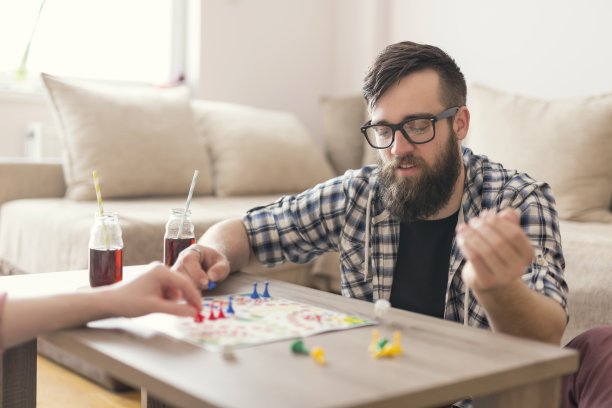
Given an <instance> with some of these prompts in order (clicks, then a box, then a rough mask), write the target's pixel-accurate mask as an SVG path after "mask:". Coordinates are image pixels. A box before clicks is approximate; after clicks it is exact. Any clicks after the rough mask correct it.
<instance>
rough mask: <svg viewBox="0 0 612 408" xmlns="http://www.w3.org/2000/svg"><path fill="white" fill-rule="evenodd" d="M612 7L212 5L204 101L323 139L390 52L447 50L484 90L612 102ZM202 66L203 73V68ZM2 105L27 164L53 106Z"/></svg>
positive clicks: (368, 1) (9, 149)
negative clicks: (30, 126)
mask: <svg viewBox="0 0 612 408" xmlns="http://www.w3.org/2000/svg"><path fill="white" fill-rule="evenodd" d="M610 16H612V2H611V3H608V2H607V1H606V0H590V1H585V2H581V3H578V2H577V1H575V0H574V1H570V0H557V1H553V0H538V1H527V0H515V1H507V2H500V1H490V0H470V1H468V2H465V1H464V2H461V1H456V0H428V1H424V0H420V1H417V0H203V1H202V3H201V20H202V27H201V33H200V35H201V44H200V45H199V50H200V55H199V63H200V64H201V65H200V69H199V70H197V71H196V72H197V73H198V75H199V77H200V78H199V80H200V82H199V85H198V86H197V89H196V92H195V96H196V97H200V98H208V99H217V100H225V101H232V102H238V103H244V104H249V105H253V106H258V107H262V108H272V109H284V110H288V111H292V112H294V113H296V114H297V115H298V117H299V118H300V119H302V120H303V121H304V123H305V124H306V125H307V126H308V127H309V128H310V130H311V131H312V133H313V135H314V136H315V137H317V136H319V134H320V127H321V125H320V124H321V118H320V112H319V107H318V101H319V98H320V97H321V96H322V95H350V94H357V93H359V92H360V90H361V81H362V79H363V75H364V74H365V72H366V70H367V68H368V66H369V64H370V63H371V62H372V59H373V58H374V57H375V56H376V54H377V53H378V52H379V51H380V50H381V49H382V48H383V47H384V46H385V45H386V44H388V43H391V42H396V41H401V40H413V41H418V42H426V43H431V44H435V45H438V46H440V47H441V48H443V49H444V50H446V51H447V52H448V53H449V54H450V55H451V56H453V57H454V58H455V59H456V60H457V62H458V63H459V65H460V66H461V67H462V69H463V71H464V74H465V75H466V79H467V81H468V82H469V83H471V82H481V83H484V84H488V85H490V86H494V87H496V88H499V89H502V90H508V91H514V92H518V93H522V94H526V95H532V96H539V97H546V98H563V97H572V96H582V95H588V94H594V93H603V92H610V91H612V75H611V74H610V72H612V51H610V50H611V49H612V47H611V46H610V44H609V41H610V39H612V24H609V22H608V20H609V19H610ZM196 65H197V64H196ZM25 99H26V100H19V101H15V100H14V98H8V100H7V99H6V98H4V97H3V96H2V95H0V156H15V155H16V156H19V155H22V154H23V138H24V132H25V127H26V125H27V123H28V122H30V121H50V120H51V118H50V115H49V113H48V111H47V109H46V107H45V105H44V104H45V101H44V99H39V100H36V101H32V100H31V99H30V100H28V98H25Z"/></svg>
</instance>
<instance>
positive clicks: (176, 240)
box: [164, 208, 195, 267]
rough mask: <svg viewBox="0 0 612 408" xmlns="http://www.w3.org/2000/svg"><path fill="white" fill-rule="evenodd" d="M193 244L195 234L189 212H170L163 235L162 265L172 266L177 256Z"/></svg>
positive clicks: (175, 209)
mask: <svg viewBox="0 0 612 408" xmlns="http://www.w3.org/2000/svg"><path fill="white" fill-rule="evenodd" d="M193 244H195V233H194V228H193V223H192V222H191V211H190V210H187V213H185V209H184V208H173V209H171V210H170V218H169V219H168V222H167V223H166V234H165V235H164V264H166V265H167V266H168V267H171V266H172V265H174V262H176V259H177V258H178V256H179V254H180V253H181V251H182V250H184V249H185V248H189V247H190V246H191V245H193Z"/></svg>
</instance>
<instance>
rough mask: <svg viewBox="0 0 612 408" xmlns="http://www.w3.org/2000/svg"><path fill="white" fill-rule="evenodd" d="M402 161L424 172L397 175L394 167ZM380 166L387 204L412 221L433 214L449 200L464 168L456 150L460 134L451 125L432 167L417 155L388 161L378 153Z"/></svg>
mask: <svg viewBox="0 0 612 408" xmlns="http://www.w3.org/2000/svg"><path fill="white" fill-rule="evenodd" d="M400 163H403V164H414V165H416V166H417V167H418V169H419V170H420V172H421V174H420V175H417V176H414V177H401V176H397V175H396V174H395V171H396V169H397V167H398V166H399V164H400ZM378 166H379V168H380V169H381V171H380V182H381V184H382V186H383V188H384V189H383V196H382V199H383V203H384V205H385V207H386V208H387V210H389V211H390V212H391V214H393V215H394V216H396V217H398V218H399V219H400V221H401V222H412V221H415V220H419V219H425V218H428V217H430V216H432V215H434V214H435V213H437V212H438V211H439V210H441V209H442V208H443V207H444V206H445V205H446V204H447V203H448V201H449V200H450V197H451V195H452V193H453V189H454V187H455V183H456V182H457V178H458V177H459V174H460V172H461V166H462V160H461V155H460V154H459V152H458V151H457V137H456V136H455V133H454V132H453V131H452V129H451V134H450V137H449V138H448V143H447V144H446V146H445V149H444V151H443V152H442V154H441V155H440V156H439V157H438V158H437V160H436V162H435V163H434V164H433V167H430V166H429V165H428V164H427V163H426V162H425V161H424V160H423V159H421V158H420V157H414V156H406V157H402V158H398V157H396V158H394V159H393V161H391V162H388V163H384V162H383V160H382V159H381V158H380V156H379V157H378Z"/></svg>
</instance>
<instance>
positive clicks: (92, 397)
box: [36, 355, 140, 408]
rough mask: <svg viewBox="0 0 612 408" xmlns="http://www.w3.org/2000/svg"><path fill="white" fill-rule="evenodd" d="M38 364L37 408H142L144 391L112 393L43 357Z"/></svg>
mask: <svg viewBox="0 0 612 408" xmlns="http://www.w3.org/2000/svg"><path fill="white" fill-rule="evenodd" d="M37 362H38V378H37V384H36V386H37V390H36V392H37V396H36V399H37V402H36V406H37V407H44V408H60V407H61V408H64V407H88V408H107V407H111V408H119V407H121V408H123V407H128V408H138V407H140V391H127V392H121V393H115V392H111V391H108V390H106V389H105V388H103V387H100V386H99V385H97V384H94V383H92V382H91V381H88V380H86V379H84V378H83V377H81V376H79V375H77V374H74V373H73V372H72V371H69V370H66V369H65V368H63V367H62V366H59V365H57V364H55V363H54V362H52V361H49V360H47V359H46V358H44V357H41V356H40V355H39V356H38V358H37Z"/></svg>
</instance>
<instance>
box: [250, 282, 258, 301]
mask: <svg viewBox="0 0 612 408" xmlns="http://www.w3.org/2000/svg"><path fill="white" fill-rule="evenodd" d="M251 299H259V293H257V282H253V293H251Z"/></svg>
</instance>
